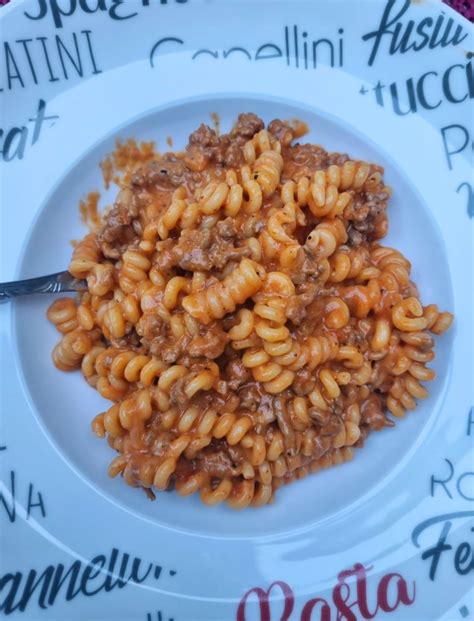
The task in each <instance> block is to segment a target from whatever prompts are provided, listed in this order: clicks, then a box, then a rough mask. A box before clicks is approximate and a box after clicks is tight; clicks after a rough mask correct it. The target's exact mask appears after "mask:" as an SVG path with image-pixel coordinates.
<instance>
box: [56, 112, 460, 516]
mask: <svg viewBox="0 0 474 621" xmlns="http://www.w3.org/2000/svg"><path fill="white" fill-rule="evenodd" d="M297 132H298V128H297V127H296V128H295V127H294V126H293V127H292V126H291V125H290V124H287V123H284V122H281V121H279V120H274V121H272V122H271V123H270V124H269V125H268V128H267V129H265V127H264V124H263V122H262V121H261V120H260V119H259V118H258V117H256V116H255V115H253V114H243V115H240V117H239V119H238V121H237V123H236V125H235V126H234V128H233V130H232V131H231V132H230V133H229V134H225V135H222V136H218V135H217V134H216V132H215V131H214V130H211V129H210V128H209V127H207V126H205V125H201V127H200V128H199V129H198V130H197V131H195V132H194V133H193V134H191V136H190V140H189V144H188V146H187V148H186V150H185V151H184V152H183V153H181V154H174V153H168V154H166V155H164V156H163V157H155V158H153V159H151V158H150V154H149V153H148V152H147V155H146V157H144V158H142V160H141V162H140V166H139V167H138V168H137V169H136V170H135V171H134V172H133V174H131V175H128V176H127V178H126V180H125V181H124V182H123V183H122V187H121V190H120V192H119V194H118V196H117V199H116V202H115V205H114V206H113V208H112V209H111V210H109V212H108V213H106V214H105V216H104V220H103V224H102V227H101V228H100V229H99V230H98V231H97V232H95V233H90V234H89V235H87V236H86V237H85V238H84V239H83V240H82V241H81V242H80V243H79V244H78V245H77V246H76V248H75V250H74V253H73V257H72V261H71V264H70V267H69V270H70V272H71V274H72V275H73V276H75V277H77V278H81V279H87V283H88V290H87V291H86V292H85V293H81V294H79V296H78V298H77V299H76V300H73V299H68V298H62V299H59V300H57V301H56V302H54V303H53V304H52V306H51V307H50V309H49V311H48V317H49V319H50V320H51V321H52V322H53V323H54V324H55V325H56V327H57V329H58V330H59V331H60V332H61V333H62V334H63V337H62V339H61V341H60V342H59V344H58V345H57V346H56V348H55V349H54V352H53V360H54V362H55V364H56V365H57V366H58V367H59V368H60V369H61V370H64V371H72V370H74V369H79V368H80V369H82V373H83V374H84V377H85V378H86V380H87V382H88V383H89V384H90V385H91V386H93V387H95V388H96V389H97V390H98V391H99V393H100V394H101V395H102V396H104V397H105V398H106V399H109V400H110V401H111V402H112V403H111V406H110V408H109V409H107V411H105V412H103V413H101V414H99V415H98V416H96V418H95V419H94V420H93V422H92V428H93V430H94V431H95V433H96V434H97V435H98V436H99V437H107V439H108V442H109V444H110V446H111V447H112V448H113V449H115V450H116V451H117V452H118V456H117V457H116V458H115V459H114V460H113V462H112V463H111V465H110V469H109V472H110V475H111V476H117V475H118V474H121V475H122V476H123V478H124V479H125V481H126V482H127V483H129V484H131V485H134V486H141V487H143V488H145V489H146V490H149V491H148V493H149V494H150V495H153V492H152V491H151V490H170V489H175V490H176V492H177V493H178V494H181V495H183V496H185V495H188V494H192V493H194V492H198V493H199V494H200V496H201V498H202V500H203V501H204V502H205V503H206V504H209V505H214V504H217V503H220V502H223V501H226V502H227V503H228V504H229V505H230V506H231V507H233V508H236V509H240V508H243V507H247V506H249V505H253V506H259V505H263V504H266V503H268V502H270V501H272V499H273V497H274V493H275V490H276V489H277V488H278V487H280V486H281V485H282V484H285V483H288V482H291V481H293V480H295V479H299V478H301V477H303V476H305V475H306V474H308V473H311V472H315V471H317V470H318V469H320V468H322V467H327V466H331V465H334V464H338V463H341V462H343V461H347V460H349V459H350V458H351V455H352V452H351V451H352V447H358V446H362V444H363V442H364V439H365V438H366V436H367V434H368V433H369V432H370V431H373V430H378V429H382V428H384V427H386V426H392V425H393V417H395V418H401V417H403V416H404V415H405V412H406V411H407V410H412V409H414V408H415V407H416V402H417V400H418V399H423V398H425V397H426V396H427V390H426V388H425V386H424V382H426V381H429V380H431V379H433V377H434V375H435V374H434V372H433V371H432V370H431V369H429V367H428V366H427V364H428V363H429V362H430V361H431V360H432V359H433V358H434V352H433V347H434V338H433V334H435V335H437V334H441V333H442V332H444V331H445V330H446V329H447V328H448V327H449V325H450V324H451V322H452V315H451V314H450V313H447V312H440V311H439V310H438V307H437V306H436V305H435V304H430V305H428V306H423V305H422V303H421V301H420V300H419V296H418V293H417V289H416V286H415V285H414V283H413V282H412V281H411V280H410V263H409V261H408V260H407V259H406V258H405V257H404V256H403V255H402V254H401V253H400V252H398V251H397V250H395V249H393V248H388V247H385V246H382V245H380V243H379V240H380V239H381V238H382V237H384V235H385V234H386V231H387V216H386V207H387V202H388V200H389V197H390V195H391V190H390V188H388V187H387V186H386V185H385V184H384V181H383V169H382V168H381V167H380V166H377V165H375V164H370V163H366V162H362V161H353V160H351V159H350V158H349V157H348V156H347V155H342V154H338V153H328V152H326V151H325V150H324V149H323V148H322V147H319V146H316V145H311V144H295V137H297V136H298V133H297ZM143 162H144V163H143Z"/></svg>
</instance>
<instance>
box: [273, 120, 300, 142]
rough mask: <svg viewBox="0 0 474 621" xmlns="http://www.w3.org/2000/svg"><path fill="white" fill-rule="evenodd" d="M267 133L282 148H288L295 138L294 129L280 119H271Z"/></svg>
mask: <svg viewBox="0 0 474 621" xmlns="http://www.w3.org/2000/svg"><path fill="white" fill-rule="evenodd" d="M268 131H269V132H270V134H272V136H274V137H275V138H276V139H277V140H279V141H280V142H281V144H282V146H283V147H288V146H289V145H290V143H291V142H292V141H293V139H294V137H295V132H294V129H293V128H292V127H291V126H290V125H289V124H288V123H286V122H285V121H280V119H273V121H272V122H271V123H270V125H269V126H268Z"/></svg>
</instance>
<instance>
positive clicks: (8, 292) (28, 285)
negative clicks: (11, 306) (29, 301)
mask: <svg viewBox="0 0 474 621" xmlns="http://www.w3.org/2000/svg"><path fill="white" fill-rule="evenodd" d="M83 283H84V281H81V280H77V279H76V278H73V277H72V276H71V274H70V273H69V272H57V273H56V274H50V275H49V276H39V277H38V278H29V279H27V280H16V281H14V282H5V283H0V304H3V303H5V302H9V301H10V300H11V299H13V298H16V297H19V296H21V295H31V294H33V293H61V292H63V291H78V290H80V289H82V288H83V287H84V285H83Z"/></svg>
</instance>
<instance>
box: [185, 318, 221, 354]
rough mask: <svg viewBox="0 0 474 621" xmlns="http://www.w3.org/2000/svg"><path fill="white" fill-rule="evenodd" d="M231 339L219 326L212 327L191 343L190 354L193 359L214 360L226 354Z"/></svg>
mask: <svg viewBox="0 0 474 621" xmlns="http://www.w3.org/2000/svg"><path fill="white" fill-rule="evenodd" d="M228 341H229V337H228V335H227V333H226V332H224V331H223V330H222V328H220V327H219V326H217V325H215V326H211V327H210V328H208V329H206V330H205V331H204V332H203V334H198V335H196V336H194V337H193V338H192V340H191V342H190V343H189V347H188V352H189V355H190V356H191V357H193V358H200V357H202V358H208V359H210V360H214V359H215V358H218V357H219V356H221V355H222V354H223V353H224V349H225V346H226V344H227V343H228Z"/></svg>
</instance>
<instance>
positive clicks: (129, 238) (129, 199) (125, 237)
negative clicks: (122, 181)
mask: <svg viewBox="0 0 474 621" xmlns="http://www.w3.org/2000/svg"><path fill="white" fill-rule="evenodd" d="M139 212H140V204H139V200H138V197H137V195H136V194H135V193H134V192H132V191H131V190H130V189H128V188H127V189H124V190H121V191H120V192H119V194H118V196H117V200H116V201H115V203H114V206H113V208H112V209H111V210H110V211H109V213H108V214H107V215H106V218H105V223H104V225H103V226H102V228H101V229H100V231H99V232H98V235H97V242H98V244H99V248H100V250H101V252H102V254H103V255H104V256H105V257H106V258H108V259H118V258H120V256H121V254H122V246H123V245H126V246H128V245H129V244H130V243H131V242H133V240H134V239H135V238H136V237H137V235H140V233H141V230H140V228H138V230H137V226H136V225H135V226H134V223H135V220H134V219H135V218H138V216H139Z"/></svg>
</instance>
